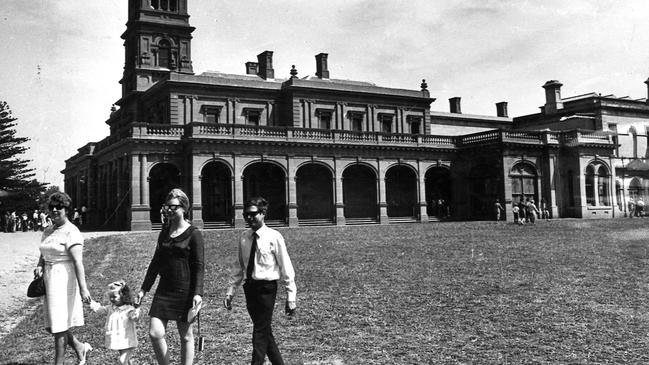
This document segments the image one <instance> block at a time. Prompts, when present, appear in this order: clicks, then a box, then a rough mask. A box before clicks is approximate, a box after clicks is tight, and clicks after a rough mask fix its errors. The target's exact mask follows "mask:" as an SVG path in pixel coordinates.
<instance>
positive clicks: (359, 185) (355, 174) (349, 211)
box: [343, 163, 378, 219]
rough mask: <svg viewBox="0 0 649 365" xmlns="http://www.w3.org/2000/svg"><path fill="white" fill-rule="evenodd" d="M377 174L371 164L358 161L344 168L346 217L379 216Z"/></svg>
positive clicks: (372, 217) (373, 217)
mask: <svg viewBox="0 0 649 365" xmlns="http://www.w3.org/2000/svg"><path fill="white" fill-rule="evenodd" d="M376 177H377V175H376V170H375V169H374V168H372V167H371V166H370V165H367V164H362V163H357V164H351V165H348V166H347V167H345V169H344V170H343V203H344V206H345V208H344V213H345V217H346V218H371V219H376V218H377V216H378V209H377V191H378V190H377V186H376V185H377V178H376Z"/></svg>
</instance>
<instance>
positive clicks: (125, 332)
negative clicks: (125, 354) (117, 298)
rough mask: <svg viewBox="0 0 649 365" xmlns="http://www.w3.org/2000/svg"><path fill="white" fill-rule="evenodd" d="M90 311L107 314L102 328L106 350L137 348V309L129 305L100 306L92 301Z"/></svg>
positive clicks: (138, 314)
mask: <svg viewBox="0 0 649 365" xmlns="http://www.w3.org/2000/svg"><path fill="white" fill-rule="evenodd" d="M90 309H92V310H93V311H94V312H96V313H100V314H104V313H105V314H107V317H106V326H105V328H104V330H105V334H106V348H108V349H110V350H124V349H128V348H132V347H137V326H136V321H137V319H138V318H139V316H140V311H139V309H135V307H133V306H132V305H129V304H125V305H122V306H119V307H118V306H116V305H113V304H110V305H105V306H102V305H100V304H99V303H97V302H94V301H93V302H92V303H91V304H90Z"/></svg>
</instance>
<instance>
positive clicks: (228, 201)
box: [201, 161, 234, 224]
mask: <svg viewBox="0 0 649 365" xmlns="http://www.w3.org/2000/svg"><path fill="white" fill-rule="evenodd" d="M201 206H202V207H203V221H204V222H206V223H210V222H226V223H228V224H231V222H232V219H233V218H234V217H233V210H232V173H231V172H230V169H229V168H228V166H227V165H226V164H224V163H222V162H216V161H212V162H210V163H208V164H206V165H205V166H204V167H203V169H202V170H201Z"/></svg>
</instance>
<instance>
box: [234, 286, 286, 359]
mask: <svg viewBox="0 0 649 365" xmlns="http://www.w3.org/2000/svg"><path fill="white" fill-rule="evenodd" d="M243 290H244V293H245V294H246V307H247V308H248V314H250V319H252V325H253V329H252V362H251V364H252V365H262V364H263V363H264V358H265V357H266V355H268V360H270V362H271V363H272V364H273V365H284V360H283V359H282V355H281V354H280V353H279V348H278V347H277V343H275V337H274V336H273V329H272V328H271V324H272V321H273V309H274V308H275V297H276V296H277V281H265V280H250V281H247V282H246V283H245V284H244V285H243Z"/></svg>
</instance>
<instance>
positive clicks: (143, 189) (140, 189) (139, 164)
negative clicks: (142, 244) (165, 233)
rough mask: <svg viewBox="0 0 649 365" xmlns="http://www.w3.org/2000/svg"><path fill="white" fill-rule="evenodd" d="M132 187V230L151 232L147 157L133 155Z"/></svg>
mask: <svg viewBox="0 0 649 365" xmlns="http://www.w3.org/2000/svg"><path fill="white" fill-rule="evenodd" d="M131 173H132V178H131V187H132V190H131V191H132V192H133V194H132V196H133V201H132V202H131V230H132V231H148V230H151V218H150V216H149V210H150V209H151V208H150V207H149V184H148V180H147V156H146V155H144V154H142V155H131Z"/></svg>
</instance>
